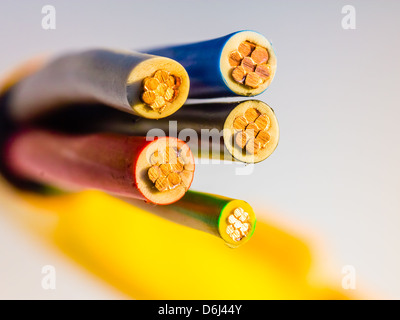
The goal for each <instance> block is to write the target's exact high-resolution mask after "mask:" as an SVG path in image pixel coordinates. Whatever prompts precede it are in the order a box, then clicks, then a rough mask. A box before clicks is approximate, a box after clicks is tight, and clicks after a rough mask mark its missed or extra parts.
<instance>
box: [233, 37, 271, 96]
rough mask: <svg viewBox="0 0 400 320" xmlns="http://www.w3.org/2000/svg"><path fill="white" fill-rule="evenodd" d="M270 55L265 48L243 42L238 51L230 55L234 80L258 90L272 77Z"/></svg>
mask: <svg viewBox="0 0 400 320" xmlns="http://www.w3.org/2000/svg"><path fill="white" fill-rule="evenodd" d="M268 59H269V53H268V50H267V49H266V48H264V47H261V46H257V45H255V44H253V43H251V42H249V41H243V42H242V43H241V44H240V45H239V47H238V49H237V50H235V51H233V52H231V54H230V55H229V64H230V66H231V67H232V68H233V69H232V78H233V79H234V80H235V81H236V82H237V83H241V84H243V85H245V86H248V87H251V88H253V89H256V88H258V87H259V86H260V85H261V84H263V83H264V82H265V81H266V80H267V79H268V78H269V77H270V75H271V69H270V66H269V64H268Z"/></svg>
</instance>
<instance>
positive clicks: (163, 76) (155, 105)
mask: <svg viewBox="0 0 400 320" xmlns="http://www.w3.org/2000/svg"><path fill="white" fill-rule="evenodd" d="M180 85H181V78H180V77H177V76H174V75H171V74H170V73H169V72H168V71H165V70H157V71H156V72H155V73H154V75H153V76H152V77H147V78H145V79H144V80H143V94H142V100H143V102H144V103H146V104H147V105H148V106H149V107H150V108H151V109H153V110H155V111H158V112H162V111H163V110H164V109H165V108H166V107H167V106H168V103H171V102H172V101H174V100H175V98H176V97H177V96H178V93H179V87H180Z"/></svg>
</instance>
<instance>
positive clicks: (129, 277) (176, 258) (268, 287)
mask: <svg viewBox="0 0 400 320" xmlns="http://www.w3.org/2000/svg"><path fill="white" fill-rule="evenodd" d="M20 199H21V200H24V201H26V202H27V203H29V207H31V208H30V209H29V208H25V210H30V211H32V210H33V211H32V213H31V214H30V215H31V216H30V218H29V219H28V220H31V221H34V220H35V217H34V216H33V215H35V216H37V217H38V219H39V216H40V220H42V221H43V219H49V220H52V219H53V220H54V217H56V218H57V219H56V221H57V222H56V223H55V224H54V226H52V227H51V230H50V231H51V232H50V233H47V236H46V237H47V238H48V239H49V240H51V239H52V240H53V241H55V243H56V244H57V245H58V246H59V247H60V248H61V250H63V251H64V252H65V253H66V254H68V255H69V256H71V257H72V258H74V259H75V260H76V261H78V262H79V263H80V264H82V265H83V266H85V267H86V268H87V269H89V270H90V271H91V272H93V273H95V274H97V275H98V276H100V277H101V278H103V279H105V280H106V281H108V282H109V283H110V284H112V285H114V286H115V287H117V288H119V289H120V290H121V291H122V292H124V293H126V294H128V295H129V296H131V297H132V298H135V299H345V298H346V296H345V295H344V294H343V293H342V292H341V291H340V289H339V288H331V287H329V286H328V285H326V284H324V283H320V284H314V283H313V284H311V283H309V281H308V279H309V276H310V275H309V273H310V266H311V263H312V257H311V255H310V251H309V249H308V248H307V246H306V245H305V244H304V243H303V242H302V241H301V240H299V239H297V238H295V237H293V236H290V235H289V234H287V233H285V232H284V231H281V230H278V229H277V228H275V227H273V226H270V225H268V224H266V223H264V222H262V221H259V222H258V223H257V229H256V232H255V234H254V236H253V238H252V239H251V240H250V241H249V242H248V243H247V244H245V245H243V246H242V247H240V248H237V249H230V248H228V247H227V246H226V245H224V244H223V241H221V240H220V239H218V238H216V237H213V236H211V235H209V234H207V233H203V232H200V231H197V230H193V229H190V228H188V227H184V226H180V225H177V224H174V223H172V222H169V221H166V220H164V219H162V218H160V217H158V216H154V215H152V214H151V213H149V212H146V211H144V210H141V209H138V208H136V207H133V206H131V205H129V204H127V203H125V202H123V201H121V200H118V199H115V198H113V197H111V196H108V195H104V194H102V193H100V192H95V191H88V192H83V193H79V194H69V195H59V196H38V195H33V194H20ZM149 208H151V206H150V207H149ZM46 212H47V213H46ZM49 213H50V214H49ZM25 218H26V217H25ZM41 223H42V222H41ZM30 225H31V227H32V226H34V225H35V223H30ZM32 228H33V227H32ZM50 234H51V236H49V235H50Z"/></svg>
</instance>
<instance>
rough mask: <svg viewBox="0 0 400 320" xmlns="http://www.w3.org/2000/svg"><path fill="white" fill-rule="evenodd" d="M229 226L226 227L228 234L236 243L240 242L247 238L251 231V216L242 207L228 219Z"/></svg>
mask: <svg viewBox="0 0 400 320" xmlns="http://www.w3.org/2000/svg"><path fill="white" fill-rule="evenodd" d="M226 222H227V223H228V226H227V227H226V233H227V234H228V235H229V236H230V237H231V239H232V240H234V241H240V240H242V239H243V238H244V237H246V236H247V235H248V234H249V232H250V230H251V226H250V216H249V214H248V213H247V212H246V211H244V210H243V209H242V208H241V207H238V208H236V209H235V210H234V211H233V213H232V214H230V215H229V216H228V218H227V219H226Z"/></svg>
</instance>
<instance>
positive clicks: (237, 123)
mask: <svg viewBox="0 0 400 320" xmlns="http://www.w3.org/2000/svg"><path fill="white" fill-rule="evenodd" d="M247 124H248V121H247V119H246V118H245V117H244V116H240V117H236V118H235V120H234V121H233V128H234V129H236V130H244V129H246V126H247Z"/></svg>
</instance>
